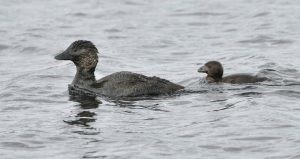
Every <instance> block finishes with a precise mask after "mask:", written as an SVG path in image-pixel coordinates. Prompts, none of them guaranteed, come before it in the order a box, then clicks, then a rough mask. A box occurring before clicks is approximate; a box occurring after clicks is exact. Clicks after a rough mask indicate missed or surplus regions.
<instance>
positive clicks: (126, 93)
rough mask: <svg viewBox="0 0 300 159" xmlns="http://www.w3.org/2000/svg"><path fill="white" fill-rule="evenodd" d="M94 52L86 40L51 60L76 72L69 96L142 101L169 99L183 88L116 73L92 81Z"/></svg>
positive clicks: (156, 78) (158, 80)
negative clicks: (64, 62)
mask: <svg viewBox="0 0 300 159" xmlns="http://www.w3.org/2000/svg"><path fill="white" fill-rule="evenodd" d="M97 54H98V50H97V48H96V47H95V45H94V44H93V43H92V42H90V41H86V40H78V41H75V42H73V43H72V44H71V45H70V46H69V47H68V48H67V49H66V50H65V51H64V52H62V53H60V54H58V55H56V56H55V59H57V60H70V61H72V62H73V63H74V64H75V65H76V68H77V72H76V75H75V78H74V80H73V82H72V84H70V85H69V93H70V94H72V95H74V94H75V95H76V94H82V93H83V94H87V95H103V96H107V97H143V96H158V95H170V94H173V93H175V92H177V91H178V90H181V89H183V88H184V87H183V86H180V85H178V84H174V83H172V82H170V81H168V80H165V79H161V78H159V77H148V76H144V75H141V74H137V73H132V72H127V71H122V72H116V73H113V74H111V75H108V76H106V77H103V78H102V79H100V80H96V79H95V75H94V72H95V68H96V66H97V63H98V55H97Z"/></svg>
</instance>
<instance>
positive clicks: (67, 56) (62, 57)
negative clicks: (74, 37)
mask: <svg viewBox="0 0 300 159" xmlns="http://www.w3.org/2000/svg"><path fill="white" fill-rule="evenodd" d="M54 58H55V59H56V60H72V56H71V55H70V54H69V53H68V51H67V50H66V51H64V52H62V53H60V54H58V55H56V56H55V57H54Z"/></svg>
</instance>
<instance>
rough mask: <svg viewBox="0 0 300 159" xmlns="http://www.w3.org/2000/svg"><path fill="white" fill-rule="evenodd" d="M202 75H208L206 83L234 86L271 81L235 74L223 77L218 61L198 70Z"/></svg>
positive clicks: (221, 67) (208, 63)
mask: <svg viewBox="0 0 300 159" xmlns="http://www.w3.org/2000/svg"><path fill="white" fill-rule="evenodd" d="M198 72H200V73H206V74H207V76H206V81H207V82H209V83H212V82H217V83H218V82H224V83H232V84H243V83H256V82H262V81H266V80H269V79H268V78H266V77H258V76H252V75H249V74H233V75H229V76H226V77H223V66H222V64H221V63H220V62H218V61H209V62H207V63H206V64H205V65H204V66H202V67H200V68H199V69H198Z"/></svg>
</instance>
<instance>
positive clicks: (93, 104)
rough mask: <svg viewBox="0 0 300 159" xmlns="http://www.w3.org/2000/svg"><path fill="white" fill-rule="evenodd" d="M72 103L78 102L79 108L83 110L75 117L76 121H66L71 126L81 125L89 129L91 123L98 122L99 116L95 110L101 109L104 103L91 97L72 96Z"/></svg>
mask: <svg viewBox="0 0 300 159" xmlns="http://www.w3.org/2000/svg"><path fill="white" fill-rule="evenodd" d="M69 100H70V101H74V102H78V103H79V104H78V106H80V108H81V109H82V111H80V112H79V113H77V115H76V116H75V117H76V119H75V120H69V121H64V122H66V123H68V124H70V125H81V126H86V127H89V126H90V125H89V123H91V122H95V121H96V118H95V117H96V116H97V114H96V113H95V112H93V109H96V108H98V107H99V105H100V104H102V102H101V101H100V100H97V99H96V97H90V96H70V99H69Z"/></svg>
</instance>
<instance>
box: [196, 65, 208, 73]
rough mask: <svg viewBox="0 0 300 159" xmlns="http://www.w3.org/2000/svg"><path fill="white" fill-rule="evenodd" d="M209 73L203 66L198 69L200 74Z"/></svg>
mask: <svg viewBox="0 0 300 159" xmlns="http://www.w3.org/2000/svg"><path fill="white" fill-rule="evenodd" d="M207 71H208V68H207V66H202V67H200V68H199V69H198V72H200V73H207Z"/></svg>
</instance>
